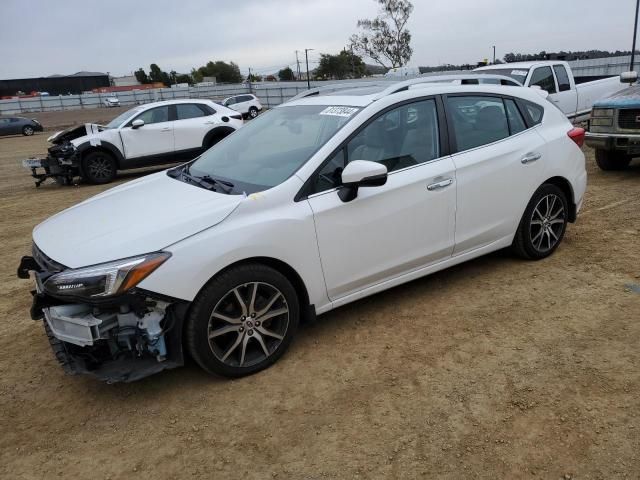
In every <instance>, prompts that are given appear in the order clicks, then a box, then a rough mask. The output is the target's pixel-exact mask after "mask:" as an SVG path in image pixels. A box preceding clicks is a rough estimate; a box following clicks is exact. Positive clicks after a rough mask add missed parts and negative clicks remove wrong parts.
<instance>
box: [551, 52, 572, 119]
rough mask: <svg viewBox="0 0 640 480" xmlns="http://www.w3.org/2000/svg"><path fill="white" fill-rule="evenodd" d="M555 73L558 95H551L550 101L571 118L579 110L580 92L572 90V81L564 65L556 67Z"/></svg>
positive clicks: (554, 67)
mask: <svg viewBox="0 0 640 480" xmlns="http://www.w3.org/2000/svg"><path fill="white" fill-rule="evenodd" d="M553 73H554V74H555V76H556V81H557V83H558V93H554V94H552V95H549V100H551V101H552V102H553V103H555V104H556V106H557V107H558V108H560V110H562V111H563V112H564V113H565V115H567V116H568V117H570V118H571V117H572V116H573V115H575V113H576V111H577V108H578V92H577V90H576V89H575V88H571V80H570V79H569V74H568V73H567V69H566V68H565V67H564V65H554V66H553Z"/></svg>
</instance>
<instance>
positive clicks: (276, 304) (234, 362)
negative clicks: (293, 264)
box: [185, 264, 300, 377]
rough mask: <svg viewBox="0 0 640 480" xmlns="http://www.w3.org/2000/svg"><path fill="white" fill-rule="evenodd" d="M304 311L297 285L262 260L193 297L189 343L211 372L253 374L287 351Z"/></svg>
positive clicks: (216, 280)
mask: <svg viewBox="0 0 640 480" xmlns="http://www.w3.org/2000/svg"><path fill="white" fill-rule="evenodd" d="M299 310H300V309H299V304H298V297H297V295H296V291H295V289H294V288H293V286H292V285H291V283H290V282H289V281H288V280H287V279H286V277H285V276H284V275H282V274H281V273H280V272H278V271H277V270H274V269H273V268H270V267H267V266H266V265H261V264H248V265H241V266H238V267H235V268H232V269H230V270H228V271H226V272H223V273H222V274H220V275H218V276H217V277H215V278H214V279H213V280H212V281H210V282H209V283H208V284H207V286H206V287H205V288H204V289H203V290H202V291H201V292H200V293H199V294H198V296H197V297H196V299H195V300H194V302H193V305H192V307H191V310H190V313H189V316H188V318H187V326H186V332H185V333H186V343H187V348H188V349H189V352H190V354H191V356H192V357H193V358H194V360H195V361H196V362H198V364H199V365H200V366H201V367H202V368H203V369H204V370H206V371H207V372H210V373H216V374H219V375H223V376H226V377H242V376H245V375H250V374H252V373H255V372H258V371H260V370H263V369H265V368H267V367H269V366H270V365H272V364H273V363H274V362H275V361H276V360H278V358H280V357H281V356H282V354H283V353H284V352H285V350H286V349H287V347H288V346H289V344H290V343H291V341H292V339H293V336H294V334H295V332H296V330H297V327H298V322H299V316H300V313H299Z"/></svg>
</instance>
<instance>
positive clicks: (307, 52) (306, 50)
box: [304, 0, 640, 89]
mask: <svg viewBox="0 0 640 480" xmlns="http://www.w3.org/2000/svg"><path fill="white" fill-rule="evenodd" d="M638 1H639V2H640V0H638ZM311 50H313V48H305V49H304V56H305V58H306V60H307V89H311V80H310V79H309V52H310V51H311Z"/></svg>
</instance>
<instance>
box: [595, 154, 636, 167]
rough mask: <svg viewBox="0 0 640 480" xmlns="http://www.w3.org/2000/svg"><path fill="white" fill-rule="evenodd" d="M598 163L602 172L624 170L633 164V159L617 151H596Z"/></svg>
mask: <svg viewBox="0 0 640 480" xmlns="http://www.w3.org/2000/svg"><path fill="white" fill-rule="evenodd" d="M596 163H597V164H598V167H600V169H601V170H606V171H609V170H624V169H625V168H627V167H628V166H629V164H630V163H631V157H630V156H629V155H627V154H625V153H624V152H619V151H616V150H613V151H611V150H601V149H596Z"/></svg>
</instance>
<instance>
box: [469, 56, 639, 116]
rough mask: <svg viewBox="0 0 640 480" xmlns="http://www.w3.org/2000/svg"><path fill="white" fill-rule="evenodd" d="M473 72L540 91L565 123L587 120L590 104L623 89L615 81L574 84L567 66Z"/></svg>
mask: <svg viewBox="0 0 640 480" xmlns="http://www.w3.org/2000/svg"><path fill="white" fill-rule="evenodd" d="M476 70H477V71H481V72H487V73H493V74H497V75H506V76H509V77H511V78H513V79H515V80H517V81H518V82H520V83H521V84H522V85H524V86H525V87H536V86H537V87H540V88H541V89H542V90H546V91H547V92H549V96H548V100H549V101H551V102H553V103H554V104H555V105H556V106H557V107H558V108H559V109H560V110H562V111H563V112H564V113H565V115H566V116H567V117H568V118H569V120H571V121H573V122H580V121H582V120H586V119H587V118H588V117H589V113H590V112H591V108H592V107H593V104H594V103H595V102H596V101H598V100H601V99H603V98H606V97H608V96H610V95H612V94H614V93H616V92H619V91H620V90H622V89H624V88H627V86H626V85H623V84H621V83H620V78H619V77H617V76H616V77H611V78H604V79H602V80H595V81H591V82H585V83H577V84H576V81H575V79H574V78H573V73H572V72H571V67H569V64H568V63H567V62H560V61H544V60H540V61H534V62H515V63H503V64H500V65H488V66H486V67H480V68H477V69H476Z"/></svg>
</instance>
